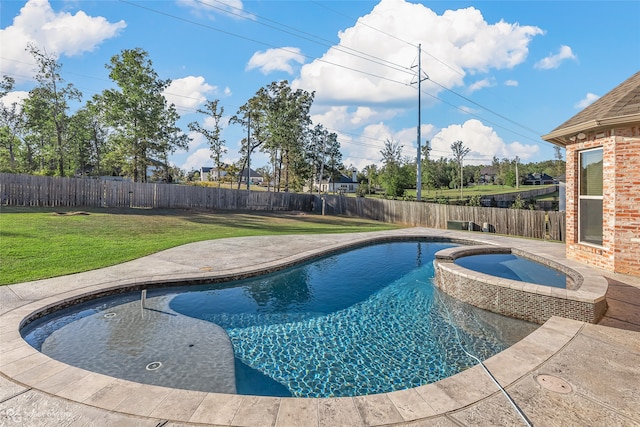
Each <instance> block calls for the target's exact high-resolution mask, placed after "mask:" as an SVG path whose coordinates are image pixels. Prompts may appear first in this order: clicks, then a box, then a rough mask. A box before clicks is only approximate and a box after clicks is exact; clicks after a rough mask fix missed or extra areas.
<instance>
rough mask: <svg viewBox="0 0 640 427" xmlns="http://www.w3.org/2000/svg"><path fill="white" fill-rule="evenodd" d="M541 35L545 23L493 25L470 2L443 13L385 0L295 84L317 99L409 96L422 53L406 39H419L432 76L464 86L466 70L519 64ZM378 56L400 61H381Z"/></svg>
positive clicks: (367, 99)
mask: <svg viewBox="0 0 640 427" xmlns="http://www.w3.org/2000/svg"><path fill="white" fill-rule="evenodd" d="M373 28H376V29H379V30H380V31H376V30H374V29H373ZM384 33H386V34H384ZM387 34H394V35H396V36H397V38H392V37H389V36H388V35H387ZM538 34H542V30H541V29H539V28H537V27H532V26H521V25H519V24H517V23H514V24H510V23H506V22H504V21H500V22H498V23H495V24H489V23H487V22H486V21H485V19H484V17H483V16H482V14H481V13H480V11H479V10H477V9H475V8H472V7H470V8H466V9H459V10H449V11H446V12H445V13H444V14H442V15H438V14H436V13H435V12H433V11H432V10H430V9H429V8H427V7H425V6H424V5H421V4H412V3H408V2H407V1H404V0H382V1H381V2H380V3H379V4H378V5H377V6H375V7H374V9H373V10H372V11H371V13H369V14H368V15H366V16H363V17H361V18H360V19H358V22H357V23H356V24H355V25H354V26H353V27H351V28H348V29H346V30H345V31H343V32H341V33H339V37H340V44H339V45H338V46H334V47H332V48H330V49H329V50H328V51H327V52H325V54H324V55H323V56H322V58H321V59H319V60H315V61H313V62H312V63H309V64H306V65H304V66H303V67H302V69H301V73H300V78H299V79H298V80H295V81H294V82H293V83H292V86H293V87H294V88H303V89H305V90H308V91H316V99H317V100H319V101H322V100H326V99H332V100H334V101H335V100H337V101H344V102H345V103H348V102H353V103H384V102H393V101H396V102H402V101H407V100H412V99H413V98H414V97H415V88H411V87H409V86H408V85H409V84H410V83H411V82H412V81H413V80H415V75H414V73H415V71H414V70H410V69H409V67H410V66H411V65H412V63H414V61H415V58H416V56H417V52H416V48H415V46H412V45H411V44H409V43H412V44H417V43H421V44H422V49H423V50H424V51H426V52H427V53H428V54H429V55H431V56H430V57H429V61H428V63H429V67H428V69H426V70H425V71H427V73H428V75H429V77H430V78H431V79H432V80H433V81H436V82H438V83H440V84H442V85H443V86H446V87H447V88H452V87H454V86H459V85H462V84H463V80H464V76H465V74H466V73H468V72H471V73H477V72H487V71H489V70H491V69H504V68H512V67H514V66H516V65H518V64H520V63H522V62H523V61H524V60H525V58H526V56H527V54H528V45H529V42H530V41H531V39H532V38H533V37H534V36H536V35H538ZM399 39H400V40H399ZM401 40H406V41H407V42H409V43H406V42H404V41H401ZM350 49H355V50H357V51H360V52H365V54H370V55H372V56H373V57H374V58H378V59H376V62H371V61H368V60H366V59H364V58H362V56H364V55H359V56H358V57H356V56H353V55H350V54H348V53H346V52H345V51H349V50H350ZM423 57H424V55H423ZM434 57H435V58H437V59H434ZM380 59H382V60H384V61H389V62H391V63H393V64H397V67H388V66H385V65H382V64H380V62H381V61H380ZM425 64H426V61H425ZM353 70H363V71H366V73H368V74H362V73H358V72H356V71H353ZM439 90H442V89H441V88H437V87H435V86H434V87H433V90H431V89H430V92H434V93H435V92H436V91H439Z"/></svg>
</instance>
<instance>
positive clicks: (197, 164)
mask: <svg viewBox="0 0 640 427" xmlns="http://www.w3.org/2000/svg"><path fill="white" fill-rule="evenodd" d="M212 164H213V160H211V151H209V149H208V148H200V149H198V150H196V151H194V152H193V153H192V154H190V155H189V157H187V160H185V162H184V163H183V164H182V166H180V169H184V170H186V171H190V170H200V168H201V167H203V166H211V165H212Z"/></svg>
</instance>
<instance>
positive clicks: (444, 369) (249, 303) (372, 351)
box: [21, 241, 537, 397]
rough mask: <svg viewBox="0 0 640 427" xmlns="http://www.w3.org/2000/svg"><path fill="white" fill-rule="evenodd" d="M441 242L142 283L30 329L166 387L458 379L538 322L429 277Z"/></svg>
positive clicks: (359, 386)
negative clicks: (242, 274) (259, 272)
mask: <svg viewBox="0 0 640 427" xmlns="http://www.w3.org/2000/svg"><path fill="white" fill-rule="evenodd" d="M452 246H455V245H454V244H451V243H444V242H426V241H402V242H391V243H381V244H374V245H370V246H366V247H360V248H357V249H352V250H349V251H346V252H340V253H336V254H332V255H329V256H325V257H323V258H320V259H317V260H314V261H312V262H307V263H304V264H300V265H297V266H295V267H291V268H288V269H286V270H282V271H279V272H276V273H271V274H267V275H263V276H259V277H254V278H251V279H246V280H241V281H233V282H225V283H216V284H211V285H198V286H180V287H173V288H160V289H147V290H145V291H143V294H144V295H141V293H140V292H136V293H129V294H122V295H114V296H109V297H105V298H101V299H97V300H93V301H89V302H85V303H82V304H79V305H76V306H73V307H70V308H67V309H64V310H61V311H58V312H56V313H53V314H49V315H47V316H44V317H41V318H39V319H37V320H35V321H33V322H31V323H30V324H28V325H27V326H25V327H24V328H23V330H22V331H21V332H22V335H23V337H24V338H25V340H27V342H29V343H30V344H31V345H32V346H33V347H35V348H36V349H38V350H39V351H41V352H43V353H44V354H46V355H48V356H50V357H52V358H54V359H57V360H59V361H62V362H64V363H67V364H70V365H74V366H77V367H80V368H84V369H87V370H91V371H94V372H100V373H103V374H106V375H110V376H114V377H118V378H123V379H127V380H131V381H137V382H141V383H147V384H156V385H162V386H167V387H174V388H183V389H190V390H200V391H209V392H224V393H240V394H252V395H271V396H299V397H333V396H357V395H365V394H374V393H384V392H389V391H393V390H399V389H405V388H411V387H416V386H419V385H423V384H427V383H431V382H435V381H438V380H441V379H443V378H445V377H448V376H451V375H454V374H456V373H458V372H460V371H462V370H465V369H467V368H469V367H470V366H472V365H473V364H474V361H473V360H472V359H470V358H469V357H468V356H467V355H466V354H465V352H464V351H463V346H464V349H466V350H467V351H469V352H471V353H472V354H474V355H476V356H477V357H478V358H480V359H486V358H489V357H491V356H492V355H494V354H496V353H498V352H500V351H502V350H504V349H506V348H507V347H509V346H510V345H512V344H513V343H515V342H517V341H519V340H520V339H522V338H523V337H524V336H526V335H528V334H529V333H531V332H532V331H533V330H534V329H535V328H536V327H537V325H534V324H531V323H526V322H523V321H519V320H515V319H510V318H506V317H504V316H500V315H497V314H493V313H490V312H487V311H483V310H480V309H478V308H475V307H472V306H470V305H467V304H464V303H461V302H459V301H456V300H455V299H452V298H450V297H448V296H447V295H445V294H444V293H441V292H440V291H438V290H437V288H435V287H434V286H433V285H432V279H433V276H434V269H433V259H434V254H435V253H436V252H437V251H439V250H441V249H445V248H448V247H452Z"/></svg>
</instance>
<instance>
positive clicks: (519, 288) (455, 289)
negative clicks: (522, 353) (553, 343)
mask: <svg viewBox="0 0 640 427" xmlns="http://www.w3.org/2000/svg"><path fill="white" fill-rule="evenodd" d="M479 255H515V257H513V258H514V259H513V260H515V261H518V260H522V261H523V262H519V261H518V265H517V267H513V265H512V266H508V265H506V264H505V263H504V259H500V257H496V261H495V264H494V265H491V259H492V258H493V257H491V256H487V257H483V258H480V259H476V260H475V261H474V262H464V261H462V258H464V257H469V258H470V259H471V257H477V256H479ZM435 258H436V259H435V261H434V267H435V284H436V286H437V287H438V288H440V289H441V290H442V291H444V292H445V293H447V294H449V295H451V296H453V297H454V298H457V299H459V300H462V301H464V302H466V303H469V304H472V305H474V306H476V307H480V308H483V309H485V310H489V311H492V312H494V313H500V314H503V315H505V316H510V317H515V318H518V319H523V320H527V321H529V322H535V323H539V324H542V323H544V322H546V321H547V320H548V319H549V318H550V317H552V316H561V317H566V318H569V319H574V320H580V321H583V322H589V323H597V322H598V321H599V320H600V319H601V318H602V316H604V313H605V312H606V310H607V303H606V299H605V296H604V295H605V293H606V285H605V286H604V287H603V286H602V285H601V284H599V283H596V284H594V283H587V284H585V283H584V279H583V276H582V275H581V274H580V273H579V272H578V271H576V270H575V269H573V268H570V267H568V266H567V265H565V264H561V263H559V262H555V261H552V260H549V259H546V258H543V257H540V256H537V255H534V254H531V253H527V252H524V251H521V250H518V249H515V248H509V247H501V246H463V247H456V248H450V249H445V250H441V251H439V252H437V253H436V257H435ZM509 261H511V260H509ZM509 261H507V264H508V262H509ZM527 263H529V266H530V270H529V271H527V268H528V267H527ZM531 263H533V264H531ZM467 267H473V268H476V270H479V271H475V270H472V269H470V268H467ZM523 267H524V268H523ZM538 267H539V269H537V268H538ZM490 272H491V273H492V274H488V273H490ZM493 272H495V273H493ZM550 272H551V273H550ZM552 272H557V276H558V277H559V279H558V278H556V279H557V280H556V281H555V282H546V281H544V280H538V279H539V278H541V276H543V275H549V276H551V275H553V273H552ZM500 276H502V277H500ZM534 281H537V282H538V283H533V282H534ZM541 283H544V284H541ZM563 285H564V286H563Z"/></svg>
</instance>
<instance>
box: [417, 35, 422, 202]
mask: <svg viewBox="0 0 640 427" xmlns="http://www.w3.org/2000/svg"><path fill="white" fill-rule="evenodd" d="M421 56H422V44H418V138H417V139H418V155H417V157H416V163H417V171H416V175H417V176H416V200H417V201H420V200H422V147H421V136H420V128H421V126H422V114H421V107H422V99H421V95H422V87H421V86H422V85H421V83H422V61H421Z"/></svg>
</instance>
